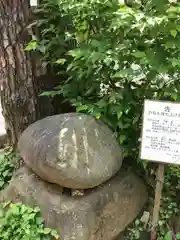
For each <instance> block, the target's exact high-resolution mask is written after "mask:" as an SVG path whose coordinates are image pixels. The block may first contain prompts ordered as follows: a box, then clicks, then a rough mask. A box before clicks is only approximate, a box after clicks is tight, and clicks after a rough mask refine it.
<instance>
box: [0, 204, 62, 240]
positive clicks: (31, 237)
mask: <svg viewBox="0 0 180 240" xmlns="http://www.w3.org/2000/svg"><path fill="white" fill-rule="evenodd" d="M0 239H1V240H11V239H12V240H54V239H59V236H58V234H57V232H56V231H55V230H52V229H50V228H45V227H44V221H43V219H42V217H41V215H40V210H39V208H38V207H35V208H31V207H28V206H25V205H23V204H21V203H16V204H13V203H11V202H7V203H5V204H4V205H3V206H2V207H1V209H0Z"/></svg>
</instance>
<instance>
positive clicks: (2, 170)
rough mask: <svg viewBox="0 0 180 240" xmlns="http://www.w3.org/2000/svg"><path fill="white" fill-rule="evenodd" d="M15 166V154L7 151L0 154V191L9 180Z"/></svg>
mask: <svg viewBox="0 0 180 240" xmlns="http://www.w3.org/2000/svg"><path fill="white" fill-rule="evenodd" d="M14 166H15V153H14V152H12V150H7V151H6V152H5V153H4V152H1V153H0V190H2V189H3V188H5V186H6V185H7V184H8V183H9V181H10V180H11V177H12V175H13V171H14Z"/></svg>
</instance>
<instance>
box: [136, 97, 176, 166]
mask: <svg viewBox="0 0 180 240" xmlns="http://www.w3.org/2000/svg"><path fill="white" fill-rule="evenodd" d="M140 157H141V159H144V160H150V161H157V162H164V163H174V164H180V103H171V102H163V101H150V100H145V103H144V116H143V127H142V139H141V152H140Z"/></svg>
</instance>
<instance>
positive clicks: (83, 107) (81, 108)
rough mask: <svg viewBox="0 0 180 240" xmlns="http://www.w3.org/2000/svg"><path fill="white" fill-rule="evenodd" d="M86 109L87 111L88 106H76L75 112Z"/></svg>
mask: <svg viewBox="0 0 180 240" xmlns="http://www.w3.org/2000/svg"><path fill="white" fill-rule="evenodd" d="M87 109H88V106H87V105H81V106H78V107H77V108H76V110H77V111H78V112H81V111H85V110H87Z"/></svg>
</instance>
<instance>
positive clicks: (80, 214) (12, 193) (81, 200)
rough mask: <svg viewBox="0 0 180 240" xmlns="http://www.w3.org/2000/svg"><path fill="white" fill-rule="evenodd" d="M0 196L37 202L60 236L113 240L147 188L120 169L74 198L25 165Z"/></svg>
mask: <svg viewBox="0 0 180 240" xmlns="http://www.w3.org/2000/svg"><path fill="white" fill-rule="evenodd" d="M0 198H1V199H0V200H1V201H2V200H3V201H4V200H7V199H8V200H12V201H13V202H17V201H21V202H22V203H24V204H28V205H31V206H33V205H37V206H39V207H40V209H41V212H42V215H43V217H44V219H45V221H46V225H47V226H48V227H51V228H54V229H56V230H57V231H58V233H59V234H60V239H61V240H112V239H115V238H116V237H117V236H118V235H119V233H121V232H122V231H123V230H124V229H125V228H126V226H127V225H128V224H129V223H130V222H132V221H133V220H134V218H135V217H136V216H137V214H138V213H139V211H140V210H141V209H142V207H143V205H144V203H145V202H146V200H147V192H146V187H145V185H144V184H143V182H142V181H141V180H140V179H139V178H138V177H137V176H136V175H134V174H133V173H132V172H127V171H126V172H125V171H123V170H120V171H119V173H118V174H117V175H116V176H115V177H113V178H112V179H111V180H109V181H108V182H106V183H104V184H103V185H102V186H99V187H96V188H94V189H91V190H86V191H85V195H84V196H83V197H75V198H73V197H72V196H70V195H68V193H67V194H66V193H63V192H62V189H61V188H60V187H59V186H57V185H55V184H49V183H46V182H44V181H42V180H40V179H39V177H37V176H36V175H35V174H34V173H32V172H31V171H30V170H29V169H27V168H26V167H24V168H21V169H20V170H19V171H18V172H17V173H16V175H15V176H14V178H13V179H12V181H11V182H10V185H9V186H8V187H7V189H6V190H5V191H4V192H2V193H1V197H0Z"/></svg>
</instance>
